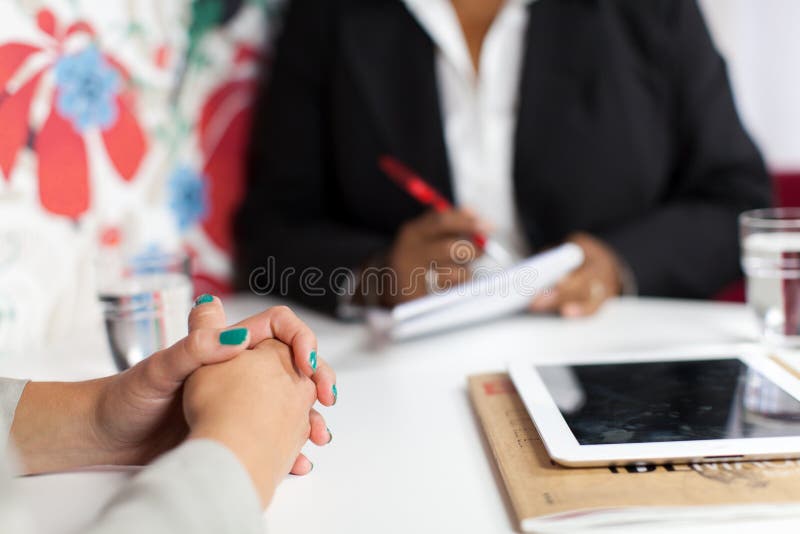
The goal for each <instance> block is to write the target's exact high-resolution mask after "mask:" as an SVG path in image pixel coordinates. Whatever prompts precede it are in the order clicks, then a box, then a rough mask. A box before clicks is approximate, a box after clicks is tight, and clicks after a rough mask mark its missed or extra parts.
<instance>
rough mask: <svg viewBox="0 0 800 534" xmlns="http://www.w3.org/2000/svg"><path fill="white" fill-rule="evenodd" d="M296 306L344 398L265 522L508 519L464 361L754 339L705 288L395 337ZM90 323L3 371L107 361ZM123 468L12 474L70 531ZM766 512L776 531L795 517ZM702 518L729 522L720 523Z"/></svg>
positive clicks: (747, 321) (317, 524) (736, 309)
mask: <svg viewBox="0 0 800 534" xmlns="http://www.w3.org/2000/svg"><path fill="white" fill-rule="evenodd" d="M275 302H276V301H275V300H266V299H257V298H251V297H236V298H229V299H227V301H226V310H227V312H228V317H229V318H230V319H231V320H236V319H239V318H242V317H245V316H247V315H250V314H252V313H255V312H257V311H259V310H261V309H262V308H264V307H265V306H268V305H270V304H274V303H275ZM295 310H296V311H297V312H298V313H299V314H300V315H301V316H302V317H303V318H304V319H305V320H306V321H307V322H308V323H309V324H310V325H311V326H312V328H314V330H315V331H316V333H317V335H318V337H319V347H320V355H321V356H322V357H324V358H326V359H327V360H328V361H329V362H330V363H331V364H333V366H334V367H335V369H336V371H337V373H338V389H339V402H338V403H337V405H336V406H335V407H334V408H330V409H324V414H325V416H326V418H327V420H328V423H329V426H330V428H331V430H332V431H333V434H334V439H333V443H332V444H331V445H329V446H328V447H325V448H322V449H317V448H315V447H313V446H310V447H308V448H307V450H306V452H307V454H308V455H309V456H310V457H311V459H312V461H314V463H315V469H314V471H313V473H312V474H311V475H309V476H307V477H303V478H289V479H287V480H286V481H285V482H284V483H283V484H282V485H281V487H280V488H279V489H278V492H277V494H276V496H275V499H274V500H273V502H272V504H271V507H270V509H269V510H268V512H267V513H266V515H265V521H266V524H267V531H268V532H270V533H271V534H273V533H303V532H309V533H310V532H326V533H348V534H358V533H362V532H363V533H373V532H381V533H395V532H396V533H403V534H409V533H417V532H465V533H473V532H474V533H494V532H513V531H514V530H515V524H514V519H513V515H512V513H511V510H510V508H509V506H508V504H507V502H506V497H505V490H504V488H503V486H502V481H501V480H500V479H499V477H498V474H497V471H496V468H495V466H494V462H493V459H492V456H491V452H490V450H489V449H488V446H487V445H486V443H485V440H484V438H483V436H482V433H481V430H480V428H479V426H478V423H477V420H476V418H475V416H474V414H473V411H472V409H471V407H470V403H469V399H468V397H467V393H466V377H467V375H469V374H473V373H481V372H492V371H499V370H503V369H504V368H505V366H506V364H507V363H508V362H511V361H513V360H520V359H522V360H530V361H536V360H539V361H541V360H542V359H544V358H551V357H564V356H570V355H572V356H581V357H587V356H591V355H592V354H599V353H608V352H619V351H637V350H652V349H662V348H669V347H680V346H687V345H695V344H703V345H705V344H730V343H740V342H749V341H752V340H754V339H755V325H754V321H753V318H752V316H751V315H750V313H749V311H748V310H747V309H746V308H745V307H744V306H741V305H736V304H721V303H710V302H690V301H676V300H661V299H619V300H616V301H612V302H610V303H609V304H608V305H607V306H605V308H604V309H603V310H602V311H601V312H600V313H599V314H598V315H596V316H595V317H592V318H588V319H580V320H570V321H567V320H562V319H560V318H556V317H534V316H529V315H522V316H517V317H511V318H507V319H504V320H500V321H496V322H493V323H490V324H486V325H482V326H479V327H473V328H469V329H466V330H462V331H458V332H451V333H448V334H443V335H439V336H434V337H427V338H423V339H418V340H412V341H407V342H403V343H399V344H394V345H390V346H381V345H380V344H379V343H376V342H375V341H374V340H371V339H370V336H369V335H368V333H367V331H366V329H365V328H364V327H363V326H362V325H360V324H347V323H341V322H337V321H334V320H332V319H329V318H327V317H324V316H322V315H320V314H317V313H314V312H310V311H308V310H305V309H302V308H298V307H295ZM98 330H99V331H88V330H87V332H82V333H76V334H75V335H74V336H73V338H72V339H71V340H70V341H69V342H64V343H62V344H59V345H60V346H56V347H49V348H47V349H43V350H37V351H32V352H27V353H24V354H23V353H19V354H6V355H2V356H0V376H20V377H22V376H24V377H30V378H35V379H69V380H72V379H83V378H88V377H94V376H100V375H103V374H107V373H110V372H113V367H112V365H111V360H110V357H109V356H108V354H107V349H106V347H105V344H104V343H105V342H104V339H103V337H102V334H103V333H102V330H100V329H98ZM265 446H268V445H266V444H265ZM126 476H128V475H126V474H121V473H80V474H61V475H47V476H40V477H31V478H23V479H18V480H17V481H16V484H17V487H18V488H19V490H20V491H22V492H24V493H26V494H27V495H28V496H29V499H30V501H31V502H32V503H34V506H36V508H37V510H46V513H37V514H36V516H37V518H38V519H39V521H40V522H41V523H42V524H43V526H44V527H45V528H46V531H47V532H74V531H76V529H78V528H79V527H80V526H81V525H83V524H85V523H86V521H88V520H89V519H90V518H91V517H92V516H93V515H94V514H95V513H96V512H97V510H98V509H99V508H100V507H101V506H102V505H103V504H104V503H105V502H106V501H107V500H108V499H109V498H110V497H111V495H113V492H114V491H115V490H116V489H117V488H118V487H119V486H120V485H121V484H123V483H124V481H125V477H126ZM221 491H224V489H222V488H221ZM758 525H759V528H764V527H765V524H764V523H763V522H760V523H758ZM769 525H770V526H769V528H770V530H771V531H773V532H778V531H790V530H794V531H797V529H798V527H799V526H800V525H798V524H797V523H795V524H792V522H790V521H783V522H771V523H770V524H769ZM752 526H755V525H752ZM738 527H741V528H745V526H744V525H738ZM738 530H739V529H738V528H736V529H735V531H738ZM702 531H703V532H704V533H708V532H726V533H727V532H731V531H732V530H731V526H730V525H717V526H716V527H712V528H709V527H707V526H704V527H703V529H702Z"/></svg>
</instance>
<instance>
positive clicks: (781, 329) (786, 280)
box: [739, 208, 800, 348]
mask: <svg viewBox="0 0 800 534" xmlns="http://www.w3.org/2000/svg"><path fill="white" fill-rule="evenodd" d="M739 230H740V238H741V249H742V269H743V270H744V273H745V276H746V283H747V303H748V305H749V306H750V307H751V308H752V309H753V311H754V312H755V314H756V318H757V320H758V323H759V327H760V330H761V334H762V337H763V339H764V341H766V342H767V343H768V344H770V345H775V346H779V347H787V348H798V347H800V208H769V209H760V210H752V211H747V212H745V213H743V214H742V215H741V216H740V217H739Z"/></svg>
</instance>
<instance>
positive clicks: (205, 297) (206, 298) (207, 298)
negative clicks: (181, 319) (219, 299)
mask: <svg viewBox="0 0 800 534" xmlns="http://www.w3.org/2000/svg"><path fill="white" fill-rule="evenodd" d="M209 302H214V296H213V295H209V294H208V293H203V294H202V295H200V296H199V297H197V298H196V299H195V301H194V305H195V307H197V306H200V305H201V304H208V303H209Z"/></svg>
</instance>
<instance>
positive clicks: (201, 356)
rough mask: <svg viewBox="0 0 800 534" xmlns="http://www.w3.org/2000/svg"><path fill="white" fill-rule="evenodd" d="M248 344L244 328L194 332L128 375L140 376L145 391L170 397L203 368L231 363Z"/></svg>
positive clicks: (137, 366) (142, 363)
mask: <svg viewBox="0 0 800 534" xmlns="http://www.w3.org/2000/svg"><path fill="white" fill-rule="evenodd" d="M249 343H250V330H248V329H247V328H244V327H236V328H229V329H225V330H221V329H212V328H202V329H198V330H193V331H192V332H190V333H189V335H188V336H186V337H185V338H183V339H181V340H180V341H178V342H177V343H175V344H174V345H172V346H171V347H168V348H166V349H164V350H161V351H159V352H156V353H155V354H153V355H152V356H150V357H149V358H147V359H146V360H144V361H142V362H140V363H139V364H138V365H136V366H135V367H133V368H132V369H131V371H134V372H139V373H141V376H142V377H143V378H144V380H145V386H146V387H148V388H150V389H152V390H154V391H155V392H158V393H160V394H164V395H169V394H173V393H174V392H175V391H177V390H178V389H179V388H180V387H181V386H182V385H183V382H184V380H186V379H187V378H188V377H189V375H191V374H192V373H193V372H194V371H196V370H197V369H199V368H200V367H202V366H203V365H208V364H212V363H219V362H224V361H227V360H230V359H231V358H233V357H234V356H236V355H238V354H239V353H241V352H242V351H243V350H245V349H246V348H247V347H248V345H249ZM137 369H138V371H137Z"/></svg>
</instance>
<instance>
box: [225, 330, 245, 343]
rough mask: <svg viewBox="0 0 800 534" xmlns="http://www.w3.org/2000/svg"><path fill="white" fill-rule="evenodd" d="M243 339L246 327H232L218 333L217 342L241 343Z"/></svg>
mask: <svg viewBox="0 0 800 534" xmlns="http://www.w3.org/2000/svg"><path fill="white" fill-rule="evenodd" d="M245 339H247V328H234V329H232V330H226V331H224V332H222V333H221V334H220V335H219V342H220V344H222V345H241V344H242V343H243V342H244V340H245Z"/></svg>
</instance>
